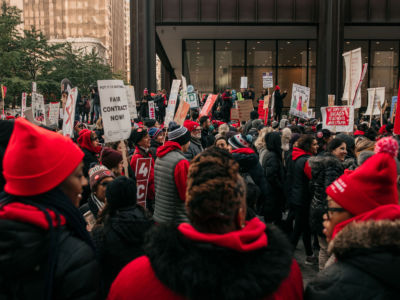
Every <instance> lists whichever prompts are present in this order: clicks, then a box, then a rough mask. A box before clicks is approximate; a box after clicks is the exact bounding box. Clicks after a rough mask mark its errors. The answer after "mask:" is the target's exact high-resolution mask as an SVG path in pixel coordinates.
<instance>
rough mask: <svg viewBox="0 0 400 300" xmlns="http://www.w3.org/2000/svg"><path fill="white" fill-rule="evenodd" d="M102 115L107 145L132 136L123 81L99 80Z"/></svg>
mask: <svg viewBox="0 0 400 300" xmlns="http://www.w3.org/2000/svg"><path fill="white" fill-rule="evenodd" d="M97 86H98V87H99V96H100V106H101V114H102V118H103V126H104V140H105V142H106V143H112V142H117V141H121V140H126V139H128V138H129V136H130V134H131V121H130V118H131V116H130V113H129V107H128V100H127V98H126V89H125V86H124V82H123V81H122V80H98V81H97Z"/></svg>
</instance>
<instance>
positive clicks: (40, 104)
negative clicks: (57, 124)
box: [32, 93, 46, 125]
mask: <svg viewBox="0 0 400 300" xmlns="http://www.w3.org/2000/svg"><path fill="white" fill-rule="evenodd" d="M32 112H33V118H34V119H35V120H37V121H38V122H40V123H41V124H44V125H46V118H45V113H46V110H45V107H44V98H43V95H41V94H38V93H32Z"/></svg>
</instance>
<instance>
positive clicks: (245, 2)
mask: <svg viewBox="0 0 400 300" xmlns="http://www.w3.org/2000/svg"><path fill="white" fill-rule="evenodd" d="M239 21H240V22H255V21H256V0H239Z"/></svg>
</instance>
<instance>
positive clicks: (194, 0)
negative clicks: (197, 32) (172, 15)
mask: <svg viewBox="0 0 400 300" xmlns="http://www.w3.org/2000/svg"><path fill="white" fill-rule="evenodd" d="M198 7H199V5H198V0H185V1H182V21H186V22H194V21H198V16H199V12H198Z"/></svg>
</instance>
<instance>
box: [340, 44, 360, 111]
mask: <svg viewBox="0 0 400 300" xmlns="http://www.w3.org/2000/svg"><path fill="white" fill-rule="evenodd" d="M343 58H344V63H345V68H346V82H345V86H344V91H343V97H342V99H343V100H347V101H348V103H349V105H352V100H353V99H354V107H355V108H360V107H361V93H360V90H359V89H357V87H358V84H359V82H360V80H361V75H362V70H363V69H362V58H361V48H358V49H355V50H352V51H348V52H345V53H343ZM357 90H358V91H357Z"/></svg>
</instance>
